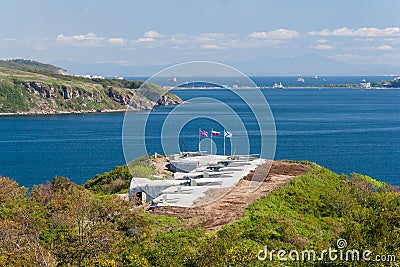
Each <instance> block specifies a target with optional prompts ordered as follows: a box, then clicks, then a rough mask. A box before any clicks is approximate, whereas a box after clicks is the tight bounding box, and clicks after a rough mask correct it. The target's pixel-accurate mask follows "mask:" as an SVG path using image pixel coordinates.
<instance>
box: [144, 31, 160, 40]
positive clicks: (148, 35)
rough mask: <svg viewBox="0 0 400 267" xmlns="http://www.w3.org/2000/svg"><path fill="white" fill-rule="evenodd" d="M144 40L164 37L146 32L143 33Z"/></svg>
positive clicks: (156, 33) (154, 32)
mask: <svg viewBox="0 0 400 267" xmlns="http://www.w3.org/2000/svg"><path fill="white" fill-rule="evenodd" d="M144 37H145V38H161V37H164V34H161V33H158V32H156V31H148V32H145V33H144Z"/></svg>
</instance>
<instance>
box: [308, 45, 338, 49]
mask: <svg viewBox="0 0 400 267" xmlns="http://www.w3.org/2000/svg"><path fill="white" fill-rule="evenodd" d="M311 48H314V49H317V50H330V49H333V48H335V47H333V46H331V45H329V44H318V45H315V46H311Z"/></svg>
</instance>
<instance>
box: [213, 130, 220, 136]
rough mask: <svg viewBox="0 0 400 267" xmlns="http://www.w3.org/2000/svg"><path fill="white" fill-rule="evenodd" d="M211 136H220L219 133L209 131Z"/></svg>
mask: <svg viewBox="0 0 400 267" xmlns="http://www.w3.org/2000/svg"><path fill="white" fill-rule="evenodd" d="M211 135H212V136H220V135H221V133H220V132H217V131H214V130H213V131H211Z"/></svg>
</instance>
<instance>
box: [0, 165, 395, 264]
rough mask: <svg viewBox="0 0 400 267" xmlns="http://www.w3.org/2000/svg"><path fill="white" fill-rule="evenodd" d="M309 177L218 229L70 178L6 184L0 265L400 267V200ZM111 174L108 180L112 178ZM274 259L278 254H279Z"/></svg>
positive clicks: (381, 188) (314, 174)
mask: <svg viewBox="0 0 400 267" xmlns="http://www.w3.org/2000/svg"><path fill="white" fill-rule="evenodd" d="M305 164H309V166H310V171H309V172H307V173H306V174H304V175H302V176H300V177H297V178H295V179H294V180H293V181H291V182H289V183H288V184H286V185H284V186H282V187H281V188H279V189H277V190H275V191H273V192H271V193H270V194H269V195H267V196H265V197H263V198H261V199H259V200H258V201H256V202H255V203H253V204H252V205H250V206H249V207H248V208H247V210H246V211H245V217H243V218H242V219H239V220H238V221H236V222H233V223H231V224H229V225H227V226H225V227H224V228H223V229H222V230H219V231H212V232H206V231H205V230H204V229H202V228H199V227H190V226H189V223H190V219H177V218H172V217H168V216H156V215H152V214H151V213H147V212H144V211H143V209H140V208H138V209H134V208H133V207H132V206H131V204H129V203H128V202H125V201H123V200H121V199H120V198H119V197H116V196H110V195H107V196H105V195H95V194H94V193H92V192H91V191H89V190H87V189H85V188H84V187H82V186H78V185H76V184H74V183H71V182H70V181H69V180H68V179H66V178H61V177H56V178H54V180H53V182H52V183H48V184H45V185H39V186H35V187H34V188H33V189H31V190H30V194H29V195H27V194H26V192H27V189H26V188H23V187H19V186H18V185H17V183H16V182H14V181H12V180H9V179H7V178H0V227H1V229H2V231H1V232H0V239H1V240H2V242H1V243H0V265H1V266H285V265H289V266H399V259H400V231H399V229H400V194H399V192H397V191H395V190H394V189H393V188H391V187H390V186H388V185H386V184H384V183H380V182H377V181H375V180H373V179H371V178H370V177H367V176H363V175H359V174H354V175H352V178H350V179H349V178H348V177H347V176H345V175H337V174H334V173H332V172H331V171H329V170H327V169H324V168H322V167H320V166H317V165H314V164H311V163H305ZM111 173H112V172H110V173H108V174H105V175H104V176H103V177H105V178H104V179H108V178H106V177H108V176H112V174H111ZM339 238H344V239H346V240H347V243H348V246H347V247H346V249H358V250H360V251H362V250H365V249H369V250H371V251H372V254H371V255H370V257H371V258H373V257H374V256H375V255H377V254H392V255H395V256H396V259H397V262H391V263H386V264H384V263H382V264H381V263H379V262H362V261H361V262H356V261H354V262H343V261H335V262H316V263H313V262H311V261H307V262H292V261H288V262H279V261H277V260H275V261H273V262H270V261H269V260H265V261H259V260H258V259H257V253H258V252H259V251H260V250H262V249H263V248H264V246H265V245H267V246H268V249H269V251H270V250H272V249H274V250H280V249H285V250H286V251H289V250H291V249H294V250H298V251H301V250H303V249H314V250H315V251H317V252H321V251H322V250H323V249H328V248H329V247H332V248H336V241H337V240H338V239H339ZM275 255H276V254H275Z"/></svg>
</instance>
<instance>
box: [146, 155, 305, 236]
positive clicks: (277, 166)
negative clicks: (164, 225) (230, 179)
mask: <svg viewBox="0 0 400 267" xmlns="http://www.w3.org/2000/svg"><path fill="white" fill-rule="evenodd" d="M270 166H271V163H266V164H264V165H261V166H259V167H258V168H257V169H256V171H255V172H253V173H250V174H249V175H248V176H247V177H245V178H243V179H242V180H240V181H239V182H238V183H237V184H236V186H234V187H233V188H232V189H231V190H230V191H229V192H228V193H227V194H226V195H224V196H223V197H222V198H221V199H219V200H218V201H215V202H213V203H210V204H207V205H202V206H196V207H193V208H182V207H160V208H157V209H155V210H151V211H149V212H150V213H153V214H163V215H169V216H175V217H178V218H191V220H190V224H191V225H192V226H201V227H203V228H205V229H206V230H209V231H210V230H215V229H221V228H222V227H223V226H224V225H226V224H228V223H230V222H233V221H235V220H237V219H238V218H240V217H242V216H243V212H244V210H245V209H246V207H247V206H248V205H250V204H252V203H253V202H254V201H256V200H257V199H259V198H261V197H263V196H265V195H267V194H268V193H269V192H271V191H272V190H275V189H277V188H279V187H281V186H282V185H284V184H286V183H287V182H289V181H291V180H292V179H293V178H294V177H296V176H299V175H301V174H303V173H305V172H306V171H307V170H308V168H307V166H305V165H302V164H299V163H291V162H284V161H274V162H273V163H272V167H271V169H270V172H269V173H268V176H267V178H266V179H265V180H264V181H263V182H262V183H261V185H260V187H259V188H257V189H256V190H255V191H252V192H250V191H249V185H250V183H251V182H250V180H251V179H252V178H253V180H254V178H255V179H256V180H257V179H258V178H257V177H262V178H264V177H265V173H266V172H268V170H269V168H270ZM253 176H257V177H253ZM213 193H220V192H217V191H215V192H212V191H211V192H208V194H213ZM204 200H206V198H205V199H204ZM196 204H198V205H199V204H202V203H201V202H199V203H196Z"/></svg>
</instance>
